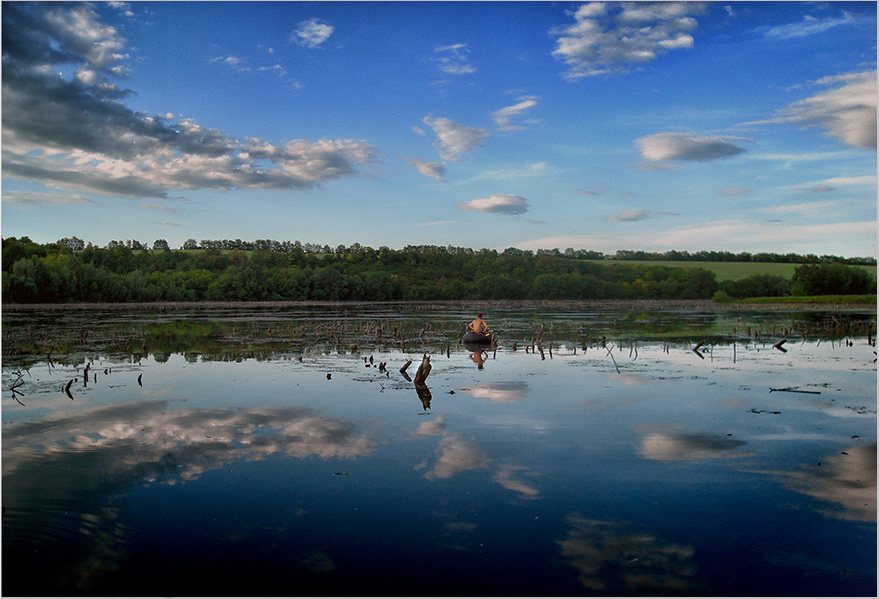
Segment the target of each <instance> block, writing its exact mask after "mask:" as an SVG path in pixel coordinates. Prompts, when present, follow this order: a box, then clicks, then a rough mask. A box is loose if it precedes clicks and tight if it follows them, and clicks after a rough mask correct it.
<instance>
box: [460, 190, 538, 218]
mask: <svg viewBox="0 0 879 599" xmlns="http://www.w3.org/2000/svg"><path fill="white" fill-rule="evenodd" d="M458 207H459V208H461V210H478V211H479V212H497V213H500V214H524V213H525V212H528V200H526V199H525V198H523V197H520V196H517V195H512V194H508V193H493V194H491V195H490V196H488V197H487V198H476V199H474V200H470V201H469V202H467V203H465V204H458Z"/></svg>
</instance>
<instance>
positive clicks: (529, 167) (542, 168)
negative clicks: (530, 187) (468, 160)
mask: <svg viewBox="0 0 879 599" xmlns="http://www.w3.org/2000/svg"><path fill="white" fill-rule="evenodd" d="M556 170H557V169H554V168H553V167H551V166H548V165H547V164H546V163H545V162H535V163H534V164H526V165H525V166H523V167H519V168H505V169H498V170H494V171H483V172H481V173H479V174H478V175H475V176H473V177H470V178H469V179H467V182H468V183H469V182H472V181H480V180H483V179H493V180H496V181H497V180H510V179H522V178H529V177H546V176H548V175H551V174H552V173H553V172H556Z"/></svg>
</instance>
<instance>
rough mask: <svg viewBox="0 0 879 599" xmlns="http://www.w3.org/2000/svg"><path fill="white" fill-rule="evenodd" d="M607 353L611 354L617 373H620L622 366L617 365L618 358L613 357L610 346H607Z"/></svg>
mask: <svg viewBox="0 0 879 599" xmlns="http://www.w3.org/2000/svg"><path fill="white" fill-rule="evenodd" d="M607 355H608V356H610V359H611V360H613V367H614V368H616V369H617V374H619V373H620V367H619V366H617V361H616V358H614V357H613V354H612V353H611V352H610V348H609V347H608V348H607Z"/></svg>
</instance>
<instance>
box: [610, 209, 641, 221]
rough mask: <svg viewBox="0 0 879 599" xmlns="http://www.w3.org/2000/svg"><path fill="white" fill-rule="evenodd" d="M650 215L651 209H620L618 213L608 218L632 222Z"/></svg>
mask: <svg viewBox="0 0 879 599" xmlns="http://www.w3.org/2000/svg"><path fill="white" fill-rule="evenodd" d="M650 215H651V212H650V211H649V210H620V211H619V212H617V213H616V214H611V215H610V216H609V217H608V218H609V219H610V220H616V221H622V222H631V221H638V220H644V219H647V218H650Z"/></svg>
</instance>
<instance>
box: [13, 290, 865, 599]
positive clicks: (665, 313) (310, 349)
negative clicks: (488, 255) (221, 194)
mask: <svg viewBox="0 0 879 599" xmlns="http://www.w3.org/2000/svg"><path fill="white" fill-rule="evenodd" d="M477 309H483V310H484V312H485V313H486V319H487V320H488V322H489V324H490V325H491V326H492V327H493V328H494V329H495V330H496V331H498V343H497V345H496V347H492V346H488V347H485V348H472V347H467V346H464V345H462V344H461V343H460V338H461V336H462V335H463V333H464V328H465V325H466V323H467V322H469V320H471V319H472V318H473V317H474V316H475V311H476V310H477ZM875 325H876V317H875V310H873V309H867V310H857V309H852V310H846V311H843V310H841V309H828V310H826V311H821V310H812V311H808V312H778V311H771V310H766V309H764V310H762V311H748V310H747V309H742V308H736V309H722V308H713V307H711V306H710V305H707V306H706V305H704V304H698V303H694V304H687V303H685V302H684V303H675V302H667V303H666V304H663V305H659V304H645V305H644V306H641V305H615V304H606V305H605V304H601V305H591V304H583V305H578V304H561V303H560V304H550V303H539V304H534V305H525V304H522V305H516V304H508V305H505V304H496V305H489V304H486V305H484V306H478V307H477V306H475V305H455V304H448V305H426V304H425V305H414V304H413V305H409V304H386V305H357V304H351V305H329V306H317V305H315V306H308V305H294V306H258V305H248V306H168V307H164V308H161V309H159V308H156V307H125V306H116V307H112V306H104V307H95V308H89V309H85V308H81V307H52V308H50V307H46V308H44V309H22V310H10V309H4V312H3V387H2V389H3V396H2V402H3V403H2V406H3V409H2V418H3V436H2V452H3V454H2V457H3V460H2V464H3V486H2V494H3V571H2V584H3V593H4V595H41V596H43V595H148V596H157V595H158V596H185V595H225V596H228V595H237V596H242V595H246V596H254V595H284V596H297V595H310V596H314V595H324V596H351V595H356V596H362V595H382V596H464V595H466V596H487V595H495V596H496V595H504V596H535V595H537V596H583V595H596V596H621V595H637V596H642V595H663V596H667V595H709V596H875V595H876V590H877V576H876V574H877V571H876V532H877V531H876V430H877V429H876V425H877V422H876V391H877V389H876V351H875V334H876V326H875ZM785 339H786V341H784V342H782V340H785ZM780 342H781V343H780ZM425 355H427V356H428V357H429V359H430V365H431V371H430V374H429V376H428V378H427V380H426V387H416V385H415V384H414V383H413V382H412V381H411V379H413V378H414V377H415V373H416V370H417V368H418V366H419V364H420V363H421V361H422V358H423V356H425ZM408 361H411V364H410V365H409V366H408V367H407V368H406V369H405V370H402V371H401V368H403V367H404V365H405V364H406V363H407V362H408Z"/></svg>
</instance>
